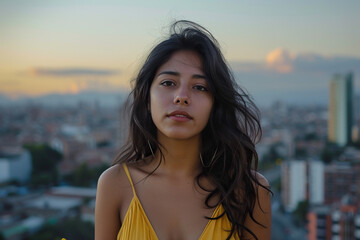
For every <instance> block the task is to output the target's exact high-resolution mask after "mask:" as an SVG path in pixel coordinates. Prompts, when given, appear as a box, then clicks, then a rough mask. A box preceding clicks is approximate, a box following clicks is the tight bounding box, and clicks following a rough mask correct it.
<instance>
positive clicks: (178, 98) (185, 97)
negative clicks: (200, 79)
mask: <svg viewBox="0 0 360 240" xmlns="http://www.w3.org/2000/svg"><path fill="white" fill-rule="evenodd" d="M174 103H175V104H184V105H189V104H190V97H189V92H188V90H187V89H186V87H180V88H179V89H178V91H177V92H176V95H175V98H174Z"/></svg>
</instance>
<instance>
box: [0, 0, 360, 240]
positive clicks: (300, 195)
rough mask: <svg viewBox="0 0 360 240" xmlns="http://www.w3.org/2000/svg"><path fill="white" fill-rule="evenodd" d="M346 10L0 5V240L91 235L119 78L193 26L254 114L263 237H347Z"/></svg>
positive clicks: (358, 34) (352, 48) (355, 106)
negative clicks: (268, 229)
mask: <svg viewBox="0 0 360 240" xmlns="http://www.w3.org/2000/svg"><path fill="white" fill-rule="evenodd" d="M359 10H360V2H359V1H355V0H351V1H346V2H337V1H323V0H322V1H316V2H313V1H301V2H292V3H291V4H290V3H288V2H286V1H279V0H276V1H271V2H267V1H260V2H253V1H241V2H240V1H232V0H228V1H222V2H220V1H216V0H212V1H205V0H199V1H195V2H191V1H188V0H184V1H174V2H165V1H160V0H157V1H126V0H123V1H121V2H120V1H95V0H93V1H80V0H79V1H69V0H64V1H51V2H49V1H41V0H34V1H31V2H29V1H25V0H19V1H8V0H2V1H0V36H1V38H0V43H1V44H0V239H10V240H15V239H37V240H39V239H40V240H41V239H61V238H66V239H93V221H94V203H95V198H96V183H97V178H98V176H99V175H100V174H101V172H102V171H104V169H106V168H107V167H108V166H109V165H110V163H111V161H112V159H113V158H114V157H115V156H116V153H117V152H118V150H119V147H120V146H121V145H122V144H123V143H124V139H125V137H126V129H127V127H126V124H125V122H124V120H123V119H124V118H123V116H122V108H123V103H124V100H125V99H126V97H127V94H128V92H129V90H130V87H131V84H130V81H131V79H133V78H134V76H135V74H136V70H137V69H138V68H139V67H140V66H141V63H142V62H143V61H144V57H146V55H147V53H148V52H149V50H150V49H151V47H152V46H153V45H155V44H156V43H157V42H159V41H160V40H161V39H162V38H163V37H166V36H167V33H168V26H169V25H170V24H171V22H173V21H174V20H180V19H187V20H192V21H195V22H197V23H199V24H201V25H203V26H204V27H206V28H207V29H208V30H209V31H210V32H211V33H212V34H213V35H214V36H215V37H216V38H217V40H218V41H219V43H220V45H221V47H222V51H223V53H224V55H225V58H226V59H227V60H228V62H229V65H230V66H231V68H232V70H233V71H234V75H235V77H236V80H237V81H238V83H239V84H240V85H241V86H242V87H243V88H245V89H246V90H248V92H249V93H250V94H251V95H252V97H253V99H254V101H255V102H256V103H257V105H258V106H259V108H260V110H261V114H262V120H261V121H262V127H263V138H262V140H261V142H260V143H259V144H258V145H257V150H258V152H259V160H260V162H259V171H260V172H261V173H263V174H264V175H265V176H266V177H267V178H268V179H269V181H270V183H271V186H272V189H273V191H274V196H273V199H272V210H273V227H272V229H273V231H272V239H279V240H281V239H334V240H336V239H360V197H359V195H360V177H359V176H358V175H359V174H358V173H359V172H360V150H359V149H360V142H359V123H360V97H359V76H360V44H359V43H360V30H359V29H360V26H359V25H360V15H359V14H358V13H359Z"/></svg>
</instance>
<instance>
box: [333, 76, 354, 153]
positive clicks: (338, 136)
mask: <svg viewBox="0 0 360 240" xmlns="http://www.w3.org/2000/svg"><path fill="white" fill-rule="evenodd" d="M353 125H354V107H353V74H352V73H348V74H346V75H341V74H335V75H334V77H333V78H332V79H331V81H330V96H329V122H328V138H329V141H330V142H333V143H337V144H338V145H340V146H344V145H346V144H348V143H350V142H351V141H352V128H353Z"/></svg>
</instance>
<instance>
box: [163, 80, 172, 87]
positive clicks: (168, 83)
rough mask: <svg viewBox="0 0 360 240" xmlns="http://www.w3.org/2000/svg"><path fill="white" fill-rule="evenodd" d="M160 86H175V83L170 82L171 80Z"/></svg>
mask: <svg viewBox="0 0 360 240" xmlns="http://www.w3.org/2000/svg"><path fill="white" fill-rule="evenodd" d="M160 85H163V86H174V85H175V83H174V82H172V81H169V80H165V81H162V82H161V83H160Z"/></svg>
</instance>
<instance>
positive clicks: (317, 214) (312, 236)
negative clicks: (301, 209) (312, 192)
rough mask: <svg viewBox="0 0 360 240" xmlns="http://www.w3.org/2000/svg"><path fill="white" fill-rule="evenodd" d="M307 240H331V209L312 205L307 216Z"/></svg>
mask: <svg viewBox="0 0 360 240" xmlns="http://www.w3.org/2000/svg"><path fill="white" fill-rule="evenodd" d="M307 220H308V224H307V229H308V238H307V239H308V240H331V237H332V229H331V227H332V218H331V207H330V206H326V205H314V206H312V207H311V208H310V210H309V212H308V214H307Z"/></svg>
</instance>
